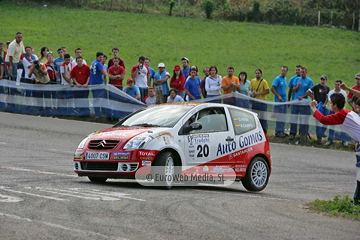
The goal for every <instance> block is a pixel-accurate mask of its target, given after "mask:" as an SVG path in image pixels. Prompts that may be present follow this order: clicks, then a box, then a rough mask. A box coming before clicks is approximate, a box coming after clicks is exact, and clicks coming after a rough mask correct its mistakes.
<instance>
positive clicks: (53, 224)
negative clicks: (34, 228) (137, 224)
mask: <svg viewBox="0 0 360 240" xmlns="http://www.w3.org/2000/svg"><path fill="white" fill-rule="evenodd" d="M0 217H8V218H12V219H16V220H21V221H26V222H33V223H40V224H43V225H46V226H50V227H54V228H58V229H63V230H66V231H71V232H76V233H81V234H90V235H93V236H98V237H100V238H104V239H115V240H126V239H125V238H119V237H113V236H108V235H104V234H101V233H97V232H92V231H86V230H80V229H75V228H71V227H66V226H62V225H59V224H55V223H51V222H45V221H37V220H31V219H30V218H23V217H20V216H16V215H12V214H7V213H2V212H0Z"/></svg>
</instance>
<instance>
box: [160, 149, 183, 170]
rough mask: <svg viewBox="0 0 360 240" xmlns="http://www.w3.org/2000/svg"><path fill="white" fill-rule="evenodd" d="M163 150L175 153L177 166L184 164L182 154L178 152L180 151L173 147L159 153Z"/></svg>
mask: <svg viewBox="0 0 360 240" xmlns="http://www.w3.org/2000/svg"><path fill="white" fill-rule="evenodd" d="M161 152H171V153H172V154H173V156H174V158H175V159H174V160H175V166H182V161H181V157H180V154H179V153H178V151H176V150H175V149H173V148H164V149H162V150H161V151H160V152H159V153H161ZM159 153H158V154H159ZM153 163H154V162H153Z"/></svg>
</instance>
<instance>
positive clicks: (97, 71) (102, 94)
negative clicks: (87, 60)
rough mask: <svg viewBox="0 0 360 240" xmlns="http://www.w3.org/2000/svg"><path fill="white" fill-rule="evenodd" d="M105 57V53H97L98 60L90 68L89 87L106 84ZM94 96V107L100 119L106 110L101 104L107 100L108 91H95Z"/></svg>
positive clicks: (93, 91)
mask: <svg viewBox="0 0 360 240" xmlns="http://www.w3.org/2000/svg"><path fill="white" fill-rule="evenodd" d="M103 57H104V53H102V52H97V53H96V60H94V61H93V62H92V63H91V67H90V82H89V85H99V84H104V79H103V76H104V77H106V71H105V69H104V67H103V65H102V61H103ZM92 94H93V98H94V101H93V105H94V110H95V116H96V117H100V116H102V115H103V113H104V111H103V110H104V109H102V106H101V105H100V102H101V101H100V100H101V98H106V91H105V89H103V88H101V89H93V90H92Z"/></svg>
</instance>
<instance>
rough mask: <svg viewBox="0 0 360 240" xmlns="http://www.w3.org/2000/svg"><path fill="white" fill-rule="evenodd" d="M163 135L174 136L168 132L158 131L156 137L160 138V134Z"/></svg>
mask: <svg viewBox="0 0 360 240" xmlns="http://www.w3.org/2000/svg"><path fill="white" fill-rule="evenodd" d="M164 135H166V136H169V137H171V138H174V136H173V135H172V134H171V133H169V132H159V133H158V135H157V136H156V138H160V137H161V136H164Z"/></svg>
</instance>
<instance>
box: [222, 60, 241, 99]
mask: <svg viewBox="0 0 360 240" xmlns="http://www.w3.org/2000/svg"><path fill="white" fill-rule="evenodd" d="M222 89H223V91H224V94H229V93H232V92H237V91H239V90H240V81H239V78H238V77H235V76H234V67H228V69H227V76H225V77H223V79H222ZM224 103H226V104H231V105H237V104H236V98H235V97H230V98H225V99H224Z"/></svg>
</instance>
